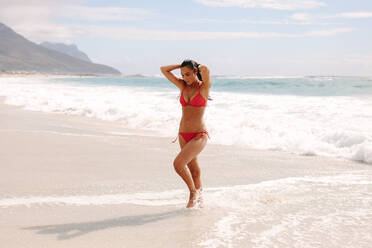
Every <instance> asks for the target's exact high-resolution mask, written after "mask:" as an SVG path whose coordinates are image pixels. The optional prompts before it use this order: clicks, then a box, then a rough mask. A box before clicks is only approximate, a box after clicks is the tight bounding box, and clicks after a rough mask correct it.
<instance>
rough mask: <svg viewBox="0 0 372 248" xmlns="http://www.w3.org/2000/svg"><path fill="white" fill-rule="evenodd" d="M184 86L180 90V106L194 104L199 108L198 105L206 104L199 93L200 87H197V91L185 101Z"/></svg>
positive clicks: (203, 105)
mask: <svg viewBox="0 0 372 248" xmlns="http://www.w3.org/2000/svg"><path fill="white" fill-rule="evenodd" d="M185 88H186V87H184V88H183V89H182V91H181V97H180V103H181V105H182V107H185V106H188V105H191V106H194V107H197V108H200V107H205V106H207V101H206V100H205V99H204V97H203V96H202V95H201V94H200V87H199V93H198V94H197V95H196V96H195V97H194V98H193V99H192V100H191V101H190V102H189V103H187V102H186V101H185V99H184V98H183V90H184V89H185Z"/></svg>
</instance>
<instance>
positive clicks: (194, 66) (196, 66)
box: [180, 59, 213, 101]
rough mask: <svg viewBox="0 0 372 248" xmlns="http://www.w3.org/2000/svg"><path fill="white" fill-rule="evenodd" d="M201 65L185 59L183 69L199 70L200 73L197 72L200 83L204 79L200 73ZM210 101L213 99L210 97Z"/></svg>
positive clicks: (182, 64)
mask: <svg viewBox="0 0 372 248" xmlns="http://www.w3.org/2000/svg"><path fill="white" fill-rule="evenodd" d="M199 65H200V64H198V63H196V62H195V61H194V60H192V59H185V60H184V61H182V63H181V67H185V66H187V67H188V68H190V69H191V70H195V69H197V70H198V72H197V74H196V75H197V76H198V78H199V80H200V81H202V82H203V79H202V76H201V73H200V71H199ZM180 96H181V95H180ZM208 100H210V101H212V100H213V99H212V98H211V97H208Z"/></svg>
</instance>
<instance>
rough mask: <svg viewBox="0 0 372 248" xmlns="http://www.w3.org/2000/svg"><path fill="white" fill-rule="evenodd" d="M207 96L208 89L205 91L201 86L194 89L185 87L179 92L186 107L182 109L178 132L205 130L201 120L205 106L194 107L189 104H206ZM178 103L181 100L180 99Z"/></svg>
mask: <svg viewBox="0 0 372 248" xmlns="http://www.w3.org/2000/svg"><path fill="white" fill-rule="evenodd" d="M199 94H200V95H199ZM208 94H209V89H205V88H204V87H203V86H201V87H195V88H190V87H185V88H184V89H183V90H182V91H181V97H183V99H184V102H186V104H187V105H186V106H183V107H182V118H181V122H180V128H179V132H201V131H203V130H206V126H205V123H204V120H203V115H204V111H205V106H197V107H195V106H192V105H189V104H190V103H191V102H195V100H199V101H205V104H206V101H207V99H208ZM200 97H202V98H200ZM180 101H182V100H181V99H180Z"/></svg>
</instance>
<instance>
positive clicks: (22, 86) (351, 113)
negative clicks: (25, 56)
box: [0, 78, 372, 163]
mask: <svg viewBox="0 0 372 248" xmlns="http://www.w3.org/2000/svg"><path fill="white" fill-rule="evenodd" d="M315 79H317V78H315ZM86 80H90V79H86ZM94 80H96V81H97V82H96V81H95V84H87V83H85V81H84V82H82V83H76V82H75V81H71V82H69V81H68V79H67V81H64V82H59V81H55V80H53V79H48V78H44V79H40V78H0V95H1V96H4V97H5V102H6V103H7V104H13V105H21V106H24V108H25V109H29V110H37V111H45V112H57V113H64V114H73V115H82V116H88V117H94V118H98V119H102V120H108V121H118V122H120V123H122V125H123V126H125V127H128V128H133V129H138V130H141V129H142V130H152V131H155V132H154V133H155V134H156V135H160V136H169V137H174V136H175V135H176V133H177V130H178V125H179V120H180V117H181V108H180V106H179V102H178V96H179V92H178V91H177V90H176V89H175V87H174V88H164V87H163V85H162V84H161V82H160V83H159V82H158V81H154V82H153V81H151V80H152V79H143V80H148V81H133V82H134V83H132V84H131V85H130V86H128V85H117V84H105V80H109V79H99V78H98V79H94ZM126 80H127V81H128V80H129V81H130V79H126ZM154 80H159V79H156V78H155V79H154ZM311 80H312V79H311ZM127 81H126V82H127ZM152 82H153V83H154V84H156V83H158V84H159V85H161V86H159V87H148V86H146V85H151V83H152ZM249 82H251V81H249ZM306 82H308V81H304V84H306ZM311 82H312V81H311ZM337 82H338V81H337ZM342 82H343V81H342ZM137 83H138V84H137ZM343 83H344V85H346V86H338V88H336V89H335V90H336V91H337V90H339V93H344V92H346V91H347V90H348V89H349V88H350V85H349V84H348V83H347V82H346V83H345V82H343ZM321 84H323V83H322V82H321ZM337 84H341V83H340V82H339V83H337ZM337 84H336V85H337ZM357 84H358V83H357ZM364 84H365V87H366V89H368V87H369V86H368V85H367V83H366V82H364ZM242 85H245V83H244V82H243V83H242ZM255 85H257V84H255ZM299 85H300V84H298V85H297V84H296V83H291V84H290V86H288V85H287V86H286V87H291V88H296V87H299ZM221 87H222V88H227V87H228V86H225V85H223V86H221ZM240 87H243V86H240ZM244 87H245V86H244ZM252 87H253V86H252ZM254 87H256V86H254ZM260 87H261V88H264V87H263V86H260ZM267 87H276V88H273V89H272V90H273V92H275V91H277V92H280V94H267V93H259V94H258V93H249V92H243V93H234V92H228V91H221V90H218V91H212V92H211V97H212V98H213V101H208V107H207V110H206V116H205V117H206V124H207V128H208V131H209V133H210V136H211V140H210V142H212V143H216V144H226V145H238V146H247V147H251V148H258V149H270V150H285V151H290V152H294V153H298V154H303V155H324V156H335V157H342V158H347V159H352V160H357V161H361V162H365V163H372V125H371V123H372V96H370V95H350V96H348V95H343V94H341V95H338V93H337V92H334V93H336V95H334V96H322V91H321V90H323V89H324V87H323V86H322V88H320V89H319V96H316V95H308V96H303V95H296V94H283V92H285V90H283V89H281V88H280V87H279V88H278V86H275V84H274V86H273V85H271V84H268V86H267ZM330 87H333V86H332V85H331V86H330ZM345 87H346V88H345ZM348 87H349V88H348ZM351 89H353V88H352V87H351V88H350V90H351ZM356 89H358V88H356ZM317 90H318V89H317ZM266 91H267V90H266ZM353 94H354V93H353Z"/></svg>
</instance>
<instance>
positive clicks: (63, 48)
mask: <svg viewBox="0 0 372 248" xmlns="http://www.w3.org/2000/svg"><path fill="white" fill-rule="evenodd" d="M40 46H43V47H45V48H48V49H50V50H54V51H57V52H60V53H64V54H67V55H70V56H71V57H74V58H77V59H81V60H84V61H87V62H92V61H91V60H90V59H89V57H88V56H87V55H86V54H85V53H83V52H82V51H80V50H79V49H78V48H77V46H76V45H75V44H71V45H66V44H63V43H51V42H47V41H44V42H42V43H40Z"/></svg>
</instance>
